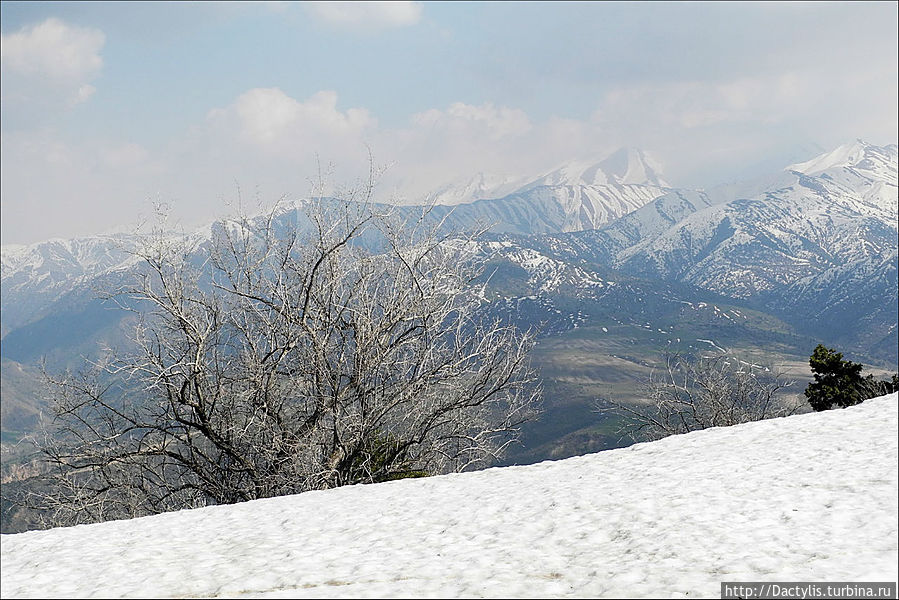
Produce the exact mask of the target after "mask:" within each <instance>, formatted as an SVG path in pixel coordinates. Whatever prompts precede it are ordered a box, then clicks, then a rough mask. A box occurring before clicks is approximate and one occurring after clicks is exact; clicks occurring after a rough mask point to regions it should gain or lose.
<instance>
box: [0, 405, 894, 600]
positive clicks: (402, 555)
mask: <svg viewBox="0 0 899 600" xmlns="http://www.w3.org/2000/svg"><path fill="white" fill-rule="evenodd" d="M897 433H899V431H897V395H896V394H892V395H890V396H884V397H881V398H875V399H872V400H868V401H866V402H864V403H863V404H861V405H858V406H855V407H852V408H847V409H842V410H840V409H837V410H831V411H826V412H823V413H813V414H806V415H798V416H793V417H787V418H782V419H772V420H768V421H761V422H755V423H746V424H744V425H738V426H734V427H725V428H716V429H709V430H704V431H697V432H693V433H690V434H686V435H681V436H673V437H669V438H666V439H664V440H661V441H658V442H652V443H647V444H637V445H636V446H631V447H630V448H624V449H619V450H610V451H606V452H601V453H598V454H591V455H586V456H580V457H576V458H571V459H567V460H562V461H558V462H544V463H540V464H537V465H531V466H527V467H507V468H501V469H488V470H486V471H479V472H475V473H464V474H458V475H447V476H442V477H431V478H426V479H413V480H409V479H407V480H401V481H395V482H390V483H382V484H376V485H358V486H351V487H344V488H338V489H333V490H325V491H320V492H308V493H305V494H300V495H297V496H285V497H280V498H271V499H267V500H257V501H253V502H247V503H243V504H237V505H231V506H217V507H209V508H204V509H196V510H185V511H181V512H176V513H168V514H162V515H157V516H153V517H145V518H142V519H134V520H130V521H116V522H110V523H102V524H97V525H82V526H78V527H72V528H65V529H56V530H49V531H33V532H28V533H21V534H16V535H5V536H3V537H2V561H3V578H2V580H0V594H2V596H3V597H5V598H12V597H21V598H44V597H49V598H56V597H74V596H77V597H87V596H99V597H158V598H171V597H247V598H305V597H316V598H321V597H335V598H336V597H364V598H378V597H407V596H412V597H445V598H455V597H472V596H474V597H484V596H486V597H512V598H515V597H596V598H641V597H650V598H666V597H697V598H710V597H717V595H718V594H719V586H720V582H722V581H896V579H897V567H896V565H897V558H899V553H897V535H899V527H897V506H899V481H897V471H899V465H897V456H899V451H897V439H899V435H897Z"/></svg>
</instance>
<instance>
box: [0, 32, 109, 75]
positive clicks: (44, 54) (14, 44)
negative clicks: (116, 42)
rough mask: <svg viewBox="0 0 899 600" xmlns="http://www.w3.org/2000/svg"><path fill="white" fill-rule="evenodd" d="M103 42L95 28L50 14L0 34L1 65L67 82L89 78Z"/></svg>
mask: <svg viewBox="0 0 899 600" xmlns="http://www.w3.org/2000/svg"><path fill="white" fill-rule="evenodd" d="M105 42H106V36H105V35H104V34H103V32H102V31H100V30H98V29H91V28H86V27H78V26H74V25H68V24H66V23H64V22H63V21H60V20H59V19H52V18H51V19H47V20H46V21H44V22H42V23H40V24H38V25H33V26H31V27H25V28H23V29H21V30H19V31H17V32H16V33H11V34H3V35H2V36H0V48H2V50H0V54H2V65H3V67H4V68H7V69H10V70H12V71H16V72H19V73H22V74H26V75H31V76H35V77H39V78H44V79H47V80H50V81H52V82H55V83H63V84H71V83H73V82H83V81H86V80H89V79H91V78H93V77H95V76H96V75H97V74H98V73H99V72H100V69H101V68H102V67H103V58H102V57H101V56H100V50H101V49H102V48H103V44H104V43H105Z"/></svg>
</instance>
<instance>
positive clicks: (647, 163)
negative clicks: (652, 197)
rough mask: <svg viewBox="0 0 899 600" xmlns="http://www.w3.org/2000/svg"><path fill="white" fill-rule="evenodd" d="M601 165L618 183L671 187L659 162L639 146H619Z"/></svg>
mask: <svg viewBox="0 0 899 600" xmlns="http://www.w3.org/2000/svg"><path fill="white" fill-rule="evenodd" d="M599 167H600V168H601V169H602V170H603V171H604V172H605V173H606V175H607V176H609V177H610V178H611V179H613V180H614V181H615V182H616V183H622V184H642V185H657V186H659V187H669V185H668V183H667V182H666V181H665V180H664V179H662V175H661V167H660V166H659V164H658V163H657V162H656V161H655V160H653V159H652V158H651V157H650V156H648V155H647V154H646V152H644V151H643V150H640V149H639V148H619V149H618V150H617V151H615V152H614V153H613V154H612V155H611V156H609V157H608V158H606V159H605V160H603V161H602V162H600V163H599Z"/></svg>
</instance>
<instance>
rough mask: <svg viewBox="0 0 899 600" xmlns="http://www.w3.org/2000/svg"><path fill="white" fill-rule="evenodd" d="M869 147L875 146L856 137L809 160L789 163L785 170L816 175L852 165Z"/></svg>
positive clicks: (860, 158) (859, 159)
mask: <svg viewBox="0 0 899 600" xmlns="http://www.w3.org/2000/svg"><path fill="white" fill-rule="evenodd" d="M870 148H875V146H872V145H871V144H868V143H867V142H865V141H863V140H860V139H858V140H855V141H854V142H849V143H848V144H843V145H842V146H838V147H837V148H836V149H834V150H831V151H830V152H825V153H824V154H821V155H820V156H816V157H815V158H813V159H811V160H807V161H805V162H801V163H796V164H793V165H790V166H788V167H787V168H786V169H785V170H786V171H797V172H799V173H803V174H804V175H817V174H819V173H823V172H824V171H826V170H828V169H833V168H838V167H853V166H855V165H857V164H858V163H860V162H861V161H862V160H864V159H865V155H866V154H867V153H868V150H869V149H870Z"/></svg>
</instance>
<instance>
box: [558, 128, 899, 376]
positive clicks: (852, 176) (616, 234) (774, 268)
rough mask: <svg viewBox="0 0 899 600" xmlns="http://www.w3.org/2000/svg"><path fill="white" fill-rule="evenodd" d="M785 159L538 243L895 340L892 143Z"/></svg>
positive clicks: (867, 338) (852, 335) (809, 321)
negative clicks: (740, 178)
mask: <svg viewBox="0 0 899 600" xmlns="http://www.w3.org/2000/svg"><path fill="white" fill-rule="evenodd" d="M799 168H802V169H806V170H808V171H809V173H810V174H806V173H803V172H801V171H799V170H796V169H799ZM792 169H793V170H789V171H786V172H785V173H783V174H779V175H775V176H774V177H772V178H771V179H770V182H769V183H767V184H765V183H764V182H762V181H760V182H756V183H755V184H753V185H750V186H743V187H742V189H741V188H740V187H739V186H738V187H730V188H725V189H717V190H710V191H709V192H686V191H672V192H669V193H668V194H666V195H664V196H661V197H660V198H657V199H655V200H654V201H652V202H650V203H648V204H646V205H645V206H643V207H641V208H640V209H638V210H635V211H634V212H632V213H630V214H628V215H626V216H625V217H623V218H621V219H618V220H617V221H615V222H613V223H610V224H608V225H606V226H604V227H602V228H600V229H599V230H596V231H584V232H581V233H576V234H570V235H557V236H550V237H548V238H546V239H545V241H544V243H545V247H546V248H547V249H548V250H551V251H552V252H553V253H555V255H556V256H559V257H561V258H564V259H566V260H573V261H577V260H590V261H595V262H598V263H601V264H604V265H607V266H609V267H613V268H616V269H619V270H621V271H623V272H625V273H628V274H631V275H635V276H639V277H644V278H650V279H662V280H665V281H677V282H681V283H688V284H691V285H695V286H698V287H700V288H703V289H707V290H709V291H712V292H715V293H716V294H721V295H723V296H729V297H731V298H740V299H745V300H754V301H757V302H758V303H760V304H764V305H766V306H768V307H771V308H773V309H775V310H777V311H780V312H781V313H783V314H787V315H790V316H791V318H794V319H795V320H798V321H801V322H803V323H804V324H805V325H807V326H810V327H812V328H820V327H821V326H822V325H823V326H825V327H826V329H827V330H828V331H829V332H831V333H833V332H836V331H839V332H841V333H842V334H844V335H846V336H848V338H847V339H852V340H853V342H852V343H853V344H855V343H857V344H860V345H861V346H864V345H865V344H866V343H868V342H871V343H874V340H878V341H879V340H882V339H883V338H884V336H892V337H890V338H889V339H890V340H894V341H895V339H896V337H895V336H896V325H897V315H896V311H895V310H894V307H895V306H896V304H897V298H899V289H897V287H899V286H897V279H896V254H897V213H899V194H897V147H896V146H895V145H892V146H886V147H883V148H880V147H875V146H870V145H867V144H863V143H858V144H855V145H851V146H850V147H846V148H843V149H842V150H838V151H835V152H832V153H828V154H827V155H824V156H822V157H819V158H818V159H815V160H813V161H809V162H808V163H803V164H802V165H793V167H792ZM746 191H749V192H751V195H750V194H746V195H745V196H744V194H742V193H741V192H746ZM835 317H839V319H838V320H837V322H836V323H833V322H831V321H832V319H834V318H835ZM878 343H879V342H878ZM895 345H896V344H895V343H893V344H892V346H893V347H895ZM881 346H886V347H889V346H890V344H889V343H886V342H884V343H883V344H881ZM889 356H891V357H892V360H895V359H896V358H895V357H896V351H895V350H893V351H890V352H889Z"/></svg>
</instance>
